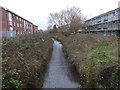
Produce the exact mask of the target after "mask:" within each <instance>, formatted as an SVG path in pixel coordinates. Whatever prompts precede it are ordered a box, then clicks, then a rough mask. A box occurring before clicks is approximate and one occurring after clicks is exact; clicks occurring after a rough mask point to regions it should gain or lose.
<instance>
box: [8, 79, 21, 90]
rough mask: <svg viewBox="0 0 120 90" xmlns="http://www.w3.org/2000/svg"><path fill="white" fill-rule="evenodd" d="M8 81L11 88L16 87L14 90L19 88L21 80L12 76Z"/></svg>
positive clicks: (19, 89)
mask: <svg viewBox="0 0 120 90" xmlns="http://www.w3.org/2000/svg"><path fill="white" fill-rule="evenodd" d="M9 83H10V84H11V86H12V87H13V88H16V90H21V87H22V81H20V80H15V79H13V78H11V79H10V81H9Z"/></svg>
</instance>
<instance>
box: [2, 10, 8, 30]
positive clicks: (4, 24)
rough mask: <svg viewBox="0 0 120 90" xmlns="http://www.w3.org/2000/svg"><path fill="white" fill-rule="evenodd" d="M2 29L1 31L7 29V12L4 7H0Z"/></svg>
mask: <svg viewBox="0 0 120 90" xmlns="http://www.w3.org/2000/svg"><path fill="white" fill-rule="evenodd" d="M2 30H3V31H8V30H9V26H8V13H7V12H6V10H5V9H4V8H2Z"/></svg>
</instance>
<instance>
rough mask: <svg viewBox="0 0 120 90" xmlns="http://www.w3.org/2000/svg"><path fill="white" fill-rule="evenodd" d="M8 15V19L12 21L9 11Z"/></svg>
mask: <svg viewBox="0 0 120 90" xmlns="http://www.w3.org/2000/svg"><path fill="white" fill-rule="evenodd" d="M8 15H9V21H12V14H11V13H10V12H9V13H8Z"/></svg>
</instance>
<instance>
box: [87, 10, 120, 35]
mask: <svg viewBox="0 0 120 90" xmlns="http://www.w3.org/2000/svg"><path fill="white" fill-rule="evenodd" d="M86 24H87V27H86V28H85V30H86V31H89V32H92V31H94V32H95V31H97V32H98V31H101V32H104V31H105V33H106V32H112V33H113V32H115V33H116V32H118V31H119V30H120V8H117V9H114V10H111V11H109V12H106V13H103V14H101V15H98V16H96V17H93V18H91V19H89V20H87V21H86Z"/></svg>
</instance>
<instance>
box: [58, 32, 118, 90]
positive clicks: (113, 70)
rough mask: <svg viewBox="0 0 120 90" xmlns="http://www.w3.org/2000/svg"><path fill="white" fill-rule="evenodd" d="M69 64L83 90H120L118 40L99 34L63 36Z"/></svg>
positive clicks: (114, 37)
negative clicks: (95, 89) (84, 89)
mask: <svg viewBox="0 0 120 90" xmlns="http://www.w3.org/2000/svg"><path fill="white" fill-rule="evenodd" d="M58 39H59V40H60V41H61V42H62V43H63V45H64V53H65V55H66V58H67V60H68V61H69V63H70V64H71V65H72V66H73V67H74V70H76V71H77V72H78V73H79V78H78V80H79V82H80V84H81V85H82V87H83V88H120V84H119V82H120V64H119V62H118V58H119V57H118V38H117V37H116V36H106V37H104V36H103V35H99V34H80V33H77V34H72V35H70V36H68V37H65V36H64V35H61V36H59V37H58Z"/></svg>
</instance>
